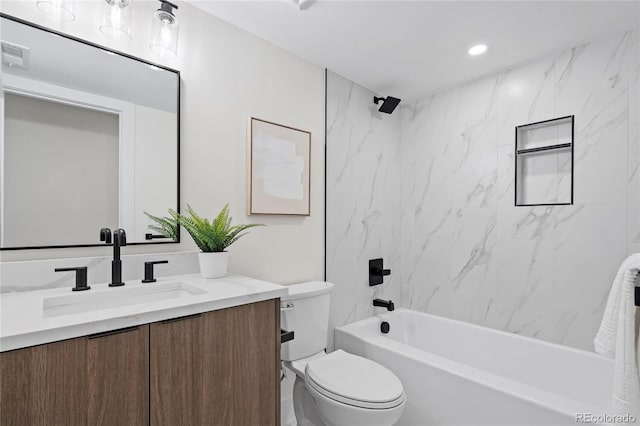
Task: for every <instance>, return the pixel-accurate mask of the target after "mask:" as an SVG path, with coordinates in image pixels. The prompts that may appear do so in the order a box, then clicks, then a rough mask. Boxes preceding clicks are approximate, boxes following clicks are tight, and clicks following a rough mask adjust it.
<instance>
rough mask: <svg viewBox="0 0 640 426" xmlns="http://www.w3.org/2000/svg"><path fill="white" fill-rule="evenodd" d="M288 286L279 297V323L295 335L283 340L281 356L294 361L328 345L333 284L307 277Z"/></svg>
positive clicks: (284, 359) (285, 359) (283, 358)
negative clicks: (288, 339) (282, 295)
mask: <svg viewBox="0 0 640 426" xmlns="http://www.w3.org/2000/svg"><path fill="white" fill-rule="evenodd" d="M287 287H288V289H289V294H288V295H287V296H284V297H282V298H281V299H280V327H281V328H282V329H284V330H287V331H293V332H294V338H293V340H291V341H289V342H286V343H283V344H282V348H281V357H282V360H283V361H295V360H298V359H302V358H305V357H308V356H310V355H313V354H315V353H318V352H320V351H321V350H323V349H325V348H326V346H327V332H328V330H329V302H330V293H331V290H333V284H332V283H328V282H324V281H308V282H304V283H300V284H293V285H290V286H287Z"/></svg>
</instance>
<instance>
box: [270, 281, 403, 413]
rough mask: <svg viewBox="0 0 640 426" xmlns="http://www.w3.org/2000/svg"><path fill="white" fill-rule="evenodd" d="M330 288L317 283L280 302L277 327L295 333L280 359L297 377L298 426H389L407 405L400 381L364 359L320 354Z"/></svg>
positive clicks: (291, 288) (294, 289) (297, 288)
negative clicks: (279, 322) (280, 325)
mask: <svg viewBox="0 0 640 426" xmlns="http://www.w3.org/2000/svg"><path fill="white" fill-rule="evenodd" d="M332 288H333V284H331V283H325V282H317V281H316V282H309V283H302V284H297V285H293V286H289V295H288V296H286V297H283V298H282V302H281V303H282V304H281V324H282V327H283V328H285V329H287V330H293V331H294V333H295V338H294V340H292V341H290V342H287V343H284V344H283V345H282V359H283V360H284V365H285V366H286V367H287V368H289V369H290V370H292V371H293V372H294V373H295V374H296V381H295V383H294V388H293V404H294V412H295V416H296V421H297V423H298V426H325V425H326V426H391V425H393V424H395V423H396V422H397V421H398V419H399V418H400V416H401V415H402V411H403V409H404V405H405V402H406V396H405V393H404V389H403V387H402V383H401V382H400V380H399V379H398V378H397V377H396V376H395V375H394V374H393V373H392V372H391V371H390V370H388V369H387V368H386V367H384V366H382V365H380V364H378V363H376V362H374V361H371V360H369V359H367V358H363V357H360V356H357V355H353V354H350V353H347V352H345V351H343V350H337V351H335V352H331V353H329V354H327V353H326V352H325V350H324V345H325V342H326V338H327V331H328V314H329V293H330V291H331V289H332ZM296 340H297V342H296Z"/></svg>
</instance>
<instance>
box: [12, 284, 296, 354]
mask: <svg viewBox="0 0 640 426" xmlns="http://www.w3.org/2000/svg"><path fill="white" fill-rule="evenodd" d="M172 283H180V284H184V285H186V286H189V288H191V289H194V288H195V289H197V290H198V292H199V293H200V294H188V293H185V292H182V293H180V291H179V290H174V293H176V294H178V293H180V294H181V295H180V296H179V297H178V296H176V297H173V298H169V299H165V300H159V301H151V300H152V299H153V298H154V295H157V294H158V293H162V291H160V292H158V293H154V290H155V289H162V288H169V287H170V286H172V285H173V284H172ZM154 286H155V287H154ZM123 290H125V291H123ZM132 291H134V292H138V294H136V295H135V298H136V303H135V304H131V303H130V302H131V300H129V301H128V302H127V301H126V300H125V299H124V297H125V296H124V295H125V294H126V295H127V297H131V296H130V293H131V292H132ZM167 291H169V290H167ZM117 292H120V293H121V294H122V295H123V299H122V300H123V303H122V304H120V303H118V297H115V296H114V295H116V294H117ZM145 293H148V294H149V299H150V301H147V300H146V299H145V297H146V296H145ZM101 294H103V295H104V298H102V297H98V299H101V300H112V301H114V303H113V305H115V306H110V307H101V308H98V309H93V308H92V309H90V310H88V309H89V308H88V307H90V306H91V305H90V304H86V305H85V308H86V309H87V310H86V311H85V312H77V313H68V312H65V309H66V308H68V307H69V306H70V305H72V304H73V302H74V301H76V300H83V298H86V297H88V296H91V297H93V296H96V295H101ZM286 294H288V289H287V287H285V286H281V285H278V284H273V283H270V282H266V281H261V280H257V279H253V278H248V277H243V276H238V275H227V276H226V277H224V278H219V279H203V278H201V277H200V275H198V274H192V275H179V276H172V277H164V278H158V279H157V282H155V283H149V284H142V283H141V282H140V280H135V281H131V282H127V283H126V285H125V286H123V287H109V286H108V285H107V284H98V285H95V284H94V285H91V289H90V290H87V291H78V292H74V291H71V288H70V287H66V288H55V289H48V290H37V291H25V292H17V293H3V294H1V295H0V352H4V351H9V350H13V349H19V348H25V347H28V346H34V345H40V344H43V343H50V342H55V341H59V340H65V339H70V338H73V337H80V336H86V335H89V334H94V333H101V332H104V331H109V330H116V329H119V328H124V327H131V326H135V325H140V324H147V323H151V322H156V321H162V320H165V319H170V318H177V317H182V316H185V315H192V314H197V313H201V312H207V311H215V310H217V309H224V308H229V307H233V306H239V305H244V304H247V303H254V302H259V301H262V300H268V299H275V298H279V297H282V296H285V295H286ZM51 301H57V302H54V303H53V304H54V305H56V304H58V305H56V306H51V304H52V303H51ZM59 301H63V303H62V302H59ZM138 301H140V303H137V302H138ZM45 302H46V303H45ZM127 303H128V304H127ZM45 306H48V308H47V309H48V310H47V311H46V312H45V309H44V307H45ZM56 309H57V310H56Z"/></svg>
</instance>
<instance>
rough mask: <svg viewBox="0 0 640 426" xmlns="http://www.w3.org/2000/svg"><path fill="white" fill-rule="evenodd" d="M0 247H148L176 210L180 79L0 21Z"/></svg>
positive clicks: (173, 73)
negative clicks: (121, 241) (113, 240)
mask: <svg viewBox="0 0 640 426" xmlns="http://www.w3.org/2000/svg"><path fill="white" fill-rule="evenodd" d="M0 39H1V41H2V74H1V76H0V78H1V89H2V90H1V91H0V93H1V97H0V108H1V109H0V111H1V112H2V114H0V117H1V120H2V122H1V123H0V124H1V126H0V127H1V128H2V129H3V130H2V132H1V133H2V134H1V136H0V167H1V170H0V248H2V249H10V248H11V249H14V248H28V247H51V246H76V245H93V244H96V245H98V244H100V243H99V240H98V237H99V235H98V234H99V230H100V228H103V227H109V228H124V229H125V230H126V231H127V237H128V241H129V242H130V243H149V242H166V241H167V240H166V239H163V238H158V239H153V240H149V239H147V238H148V237H146V235H147V234H150V233H152V231H151V230H150V229H149V228H148V226H149V225H150V224H151V221H150V219H149V218H148V217H147V216H146V215H145V214H144V212H149V213H151V214H157V215H164V214H165V213H166V212H167V209H169V208H173V209H177V207H178V205H177V204H178V149H179V139H178V137H179V135H178V131H179V83H180V77H179V73H178V72H176V71H173V70H169V69H165V68H162V67H158V66H154V65H151V64H148V63H146V62H143V61H140V60H137V59H134V58H130V57H127V56H123V55H120V54H116V53H113V52H110V51H107V50H104V49H102V48H99V47H97V46H94V45H91V44H87V43H84V42H81V41H77V40H74V39H70V38H67V37H63V36H60V35H58V34H55V33H51V32H48V31H46V30H43V29H40V28H36V27H34V26H31V25H27V24H25V23H22V22H17V21H14V20H13V19H8V18H5V17H3V18H2V21H1V25H0Z"/></svg>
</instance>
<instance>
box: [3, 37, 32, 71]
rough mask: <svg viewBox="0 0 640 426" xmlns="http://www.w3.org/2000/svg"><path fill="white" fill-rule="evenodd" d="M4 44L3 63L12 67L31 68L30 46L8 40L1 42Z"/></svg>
mask: <svg viewBox="0 0 640 426" xmlns="http://www.w3.org/2000/svg"><path fill="white" fill-rule="evenodd" d="M0 44H1V45H2V63H3V64H7V65H9V66H10V67H11V68H22V69H25V70H26V69H27V68H29V48H28V47H24V46H19V45H17V44H13V43H9V42H7V41H2V42H0Z"/></svg>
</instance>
